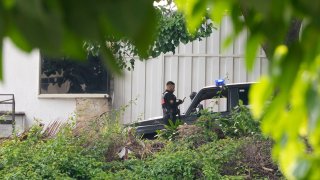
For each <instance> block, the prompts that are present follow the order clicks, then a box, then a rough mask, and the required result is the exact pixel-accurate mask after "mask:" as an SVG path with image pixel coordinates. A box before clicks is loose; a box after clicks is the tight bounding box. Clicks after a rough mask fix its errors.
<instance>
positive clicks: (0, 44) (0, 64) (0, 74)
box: [0, 38, 3, 81]
mask: <svg viewBox="0 0 320 180" xmlns="http://www.w3.org/2000/svg"><path fill="white" fill-rule="evenodd" d="M0 41H1V42H0V81H2V79H3V61H2V59H3V53H2V51H3V49H2V48H3V39H2V38H0Z"/></svg>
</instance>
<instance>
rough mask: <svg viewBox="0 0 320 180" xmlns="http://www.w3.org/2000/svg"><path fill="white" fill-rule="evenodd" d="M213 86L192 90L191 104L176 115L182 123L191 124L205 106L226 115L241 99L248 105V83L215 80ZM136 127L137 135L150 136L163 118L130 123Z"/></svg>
mask: <svg viewBox="0 0 320 180" xmlns="http://www.w3.org/2000/svg"><path fill="white" fill-rule="evenodd" d="M215 82H216V83H215V85H214V86H207V87H204V88H202V89H201V90H200V91H199V92H197V93H196V92H192V93H191V95H190V98H191V100H192V101H191V104H190V105H189V107H188V108H187V110H186V112H185V113H183V114H181V115H178V116H179V117H177V119H180V120H181V121H182V122H183V123H187V124H192V123H194V122H195V121H196V120H197V118H198V117H199V116H200V115H201V110H202V109H204V108H206V109H208V110H209V111H210V112H212V113H217V112H219V113H221V114H222V115H227V114H229V113H230V112H231V110H232V109H233V108H234V107H236V106H237V105H238V104H239V101H240V100H241V101H242V102H243V104H244V105H248V95H249V91H250V86H251V85H252V84H254V82H250V83H234V84H224V81H223V80H216V81H215ZM131 125H132V126H134V127H135V128H136V133H137V134H138V135H145V136H152V135H154V134H155V132H156V130H161V129H164V120H163V118H162V116H161V117H155V118H151V119H148V120H144V121H140V122H137V123H134V124H131Z"/></svg>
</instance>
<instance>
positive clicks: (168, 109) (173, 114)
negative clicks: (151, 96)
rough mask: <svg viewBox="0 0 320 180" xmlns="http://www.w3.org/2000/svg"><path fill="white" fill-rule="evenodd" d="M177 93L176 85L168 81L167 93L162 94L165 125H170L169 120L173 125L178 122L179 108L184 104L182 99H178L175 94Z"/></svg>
mask: <svg viewBox="0 0 320 180" xmlns="http://www.w3.org/2000/svg"><path fill="white" fill-rule="evenodd" d="M174 91H175V84H174V82H172V81H168V82H167V84H166V91H165V92H164V93H163V94H162V100H161V104H162V110H163V120H164V123H165V124H169V123H168V122H169V121H168V120H169V119H171V120H172V122H173V123H175V122H176V119H177V114H180V112H179V109H178V106H179V105H180V104H182V103H183V101H182V100H181V99H178V100H177V98H176V96H175V95H174V94H173V92H174Z"/></svg>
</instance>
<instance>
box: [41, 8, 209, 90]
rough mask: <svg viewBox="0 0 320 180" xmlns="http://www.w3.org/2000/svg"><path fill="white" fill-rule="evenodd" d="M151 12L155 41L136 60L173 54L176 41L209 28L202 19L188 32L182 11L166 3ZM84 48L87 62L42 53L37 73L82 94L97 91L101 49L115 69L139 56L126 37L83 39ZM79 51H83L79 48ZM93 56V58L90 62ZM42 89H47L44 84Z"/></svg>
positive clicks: (101, 72) (131, 65) (184, 40)
mask: <svg viewBox="0 0 320 180" xmlns="http://www.w3.org/2000/svg"><path fill="white" fill-rule="evenodd" d="M155 12H156V15H157V19H158V21H157V22H156V31H155V33H154V37H155V41H153V43H152V44H151V45H150V46H149V47H148V49H147V56H146V57H143V56H142V57H141V56H140V59H146V58H148V57H157V56H159V55H160V54H161V53H167V52H173V53H174V52H175V49H176V47H177V46H178V45H179V44H180V43H184V44H186V43H188V42H190V41H193V40H195V39H200V40H201V38H204V37H207V36H209V35H210V34H211V32H212V29H213V26H212V23H211V22H210V21H209V20H207V18H204V19H203V20H202V22H201V25H200V26H199V28H197V31H196V33H194V34H190V33H189V32H188V31H187V29H186V23H185V18H184V16H183V14H182V13H181V12H178V11H177V10H176V8H175V7H174V6H171V5H170V4H169V5H158V6H155ZM84 48H85V49H86V51H87V52H88V58H87V59H89V61H88V62H89V63H79V62H76V61H75V60H74V61H70V60H71V58H70V57H59V58H49V57H47V56H46V55H43V56H42V58H43V61H42V64H41V70H42V71H41V72H42V73H44V74H45V75H46V76H48V77H50V76H51V75H57V74H59V75H61V77H59V78H55V79H54V82H53V84H57V85H59V86H61V85H62V84H64V83H65V82H70V89H69V92H70V93H79V92H81V93H84V91H83V88H82V86H86V87H87V88H86V91H85V92H87V90H90V91H91V92H92V91H93V90H97V85H99V84H100V86H101V87H102V86H103V85H102V84H101V82H102V81H101V78H102V77H103V76H104V75H105V74H106V70H105V69H104V68H103V62H101V59H103V58H102V57H101V56H100V55H101V51H104V50H105V49H109V50H110V51H111V53H112V55H114V57H115V62H116V67H117V68H118V69H127V70H132V69H133V68H134V62H135V59H136V58H135V57H136V56H139V50H138V47H137V46H135V45H134V43H133V41H132V40H130V39H128V38H122V39H121V40H118V39H115V38H113V39H111V38H106V39H105V42H104V43H103V44H100V43H99V42H97V41H86V42H85V43H84ZM79 50H83V51H85V50H84V49H83V48H81V49H79ZM92 56H95V57H98V56H99V57H100V58H92ZM90 57H91V58H90ZM93 59H94V61H92V60H93ZM62 72H63V73H62ZM62 74H63V75H62ZM80 84H82V86H80ZM42 88H44V89H47V88H48V84H46V86H43V87H42ZM98 89H101V88H98ZM88 92H89V91H88Z"/></svg>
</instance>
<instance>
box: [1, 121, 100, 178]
mask: <svg viewBox="0 0 320 180" xmlns="http://www.w3.org/2000/svg"><path fill="white" fill-rule="evenodd" d="M41 131H42V128H41V127H40V126H38V125H37V126H33V127H32V128H31V130H30V131H29V133H28V134H27V138H26V139H25V140H21V139H19V138H17V137H15V138H14V139H10V140H6V141H5V142H3V143H2V144H1V146H0V178H1V179H57V178H61V179H70V178H75V179H89V178H93V177H99V176H103V174H105V172H104V171H103V170H102V165H103V162H100V161H97V160H96V159H94V158H92V157H90V156H88V155H84V154H83V153H82V152H83V147H82V146H81V145H80V143H79V142H80V141H78V140H77V139H75V138H74V137H73V136H72V132H71V129H70V127H65V128H64V129H63V130H62V131H60V132H59V133H58V135H57V136H56V137H55V138H51V139H43V138H42V133H41Z"/></svg>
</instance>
